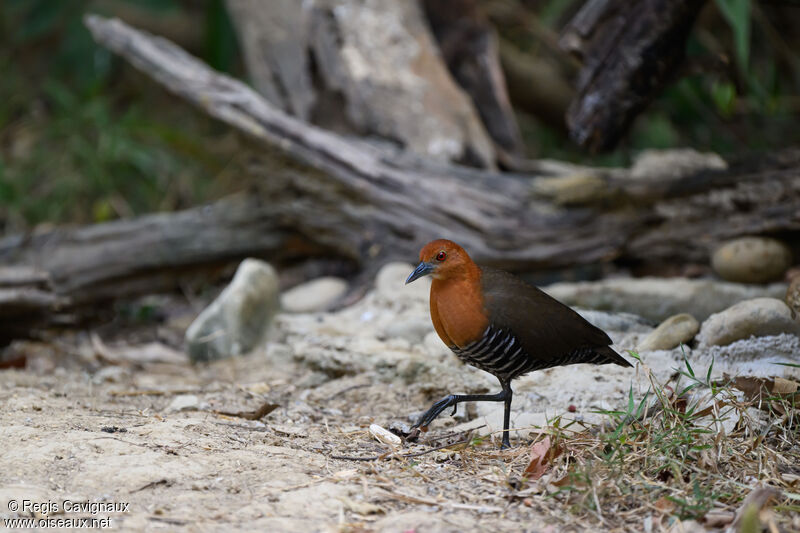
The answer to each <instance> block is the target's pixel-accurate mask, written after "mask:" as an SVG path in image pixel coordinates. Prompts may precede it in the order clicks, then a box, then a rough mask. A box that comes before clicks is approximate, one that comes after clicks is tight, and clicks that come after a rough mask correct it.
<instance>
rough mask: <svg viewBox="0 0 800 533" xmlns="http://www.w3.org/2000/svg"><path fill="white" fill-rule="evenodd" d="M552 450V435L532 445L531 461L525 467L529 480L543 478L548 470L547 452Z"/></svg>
mask: <svg viewBox="0 0 800 533" xmlns="http://www.w3.org/2000/svg"><path fill="white" fill-rule="evenodd" d="M549 451H550V437H545V438H544V439H542V440H540V441H539V442H536V443H534V444H533V445H532V446H531V462H530V463H528V468H526V469H525V475H526V476H527V477H528V479H529V480H532V481H535V480H537V479H539V478H541V477H542V476H543V475H544V473H545V472H546V471H547V454H548V452H549Z"/></svg>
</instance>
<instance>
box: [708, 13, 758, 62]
mask: <svg viewBox="0 0 800 533" xmlns="http://www.w3.org/2000/svg"><path fill="white" fill-rule="evenodd" d="M716 4H717V8H719V10H720V11H721V12H722V15H723V16H724V17H725V20H727V21H728V24H730V26H731V30H733V40H734V43H735V46H736V58H737V59H738V61H739V66H740V68H741V69H742V70H747V65H748V64H749V63H750V0H716Z"/></svg>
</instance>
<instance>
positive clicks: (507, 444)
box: [500, 381, 514, 450]
mask: <svg viewBox="0 0 800 533" xmlns="http://www.w3.org/2000/svg"><path fill="white" fill-rule="evenodd" d="M500 384H501V385H502V386H503V393H504V394H505V397H504V398H503V399H504V400H505V402H506V405H505V411H503V444H502V445H501V446H500V449H501V450H505V449H506V448H511V441H510V440H509V434H510V430H511V397H512V396H513V395H514V391H512V390H511V384H510V383H505V382H503V381H501V382H500Z"/></svg>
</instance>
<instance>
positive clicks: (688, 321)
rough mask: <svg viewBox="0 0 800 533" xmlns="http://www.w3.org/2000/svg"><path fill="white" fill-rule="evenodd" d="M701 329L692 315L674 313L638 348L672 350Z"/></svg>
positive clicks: (645, 350) (646, 350)
mask: <svg viewBox="0 0 800 533" xmlns="http://www.w3.org/2000/svg"><path fill="white" fill-rule="evenodd" d="M699 330H700V323H699V322H697V320H696V319H695V318H694V317H693V316H692V315H690V314H688V313H681V314H679V315H673V316H671V317H669V318H668V319H666V320H665V321H663V322H662V323H661V324H659V325H658V327H657V328H656V329H654V330H653V331H652V332H651V333H650V334H649V335H648V336H647V337H645V338H644V340H642V341H641V342H640V343H639V345H638V346H637V348H636V349H637V350H638V351H640V352H648V351H653V350H671V349H673V348H676V347H678V346H680V345H681V344H686V343H688V342H689V341H691V340H692V339H693V338H694V336H695V335H697V332H698V331H699Z"/></svg>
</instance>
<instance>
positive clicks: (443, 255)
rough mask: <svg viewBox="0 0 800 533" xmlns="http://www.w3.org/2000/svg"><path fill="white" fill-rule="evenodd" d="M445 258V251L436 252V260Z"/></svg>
mask: <svg viewBox="0 0 800 533" xmlns="http://www.w3.org/2000/svg"><path fill="white" fill-rule="evenodd" d="M445 259H447V254H446V253H444V252H439V253H438V254H436V260H437V261H444V260H445Z"/></svg>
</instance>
